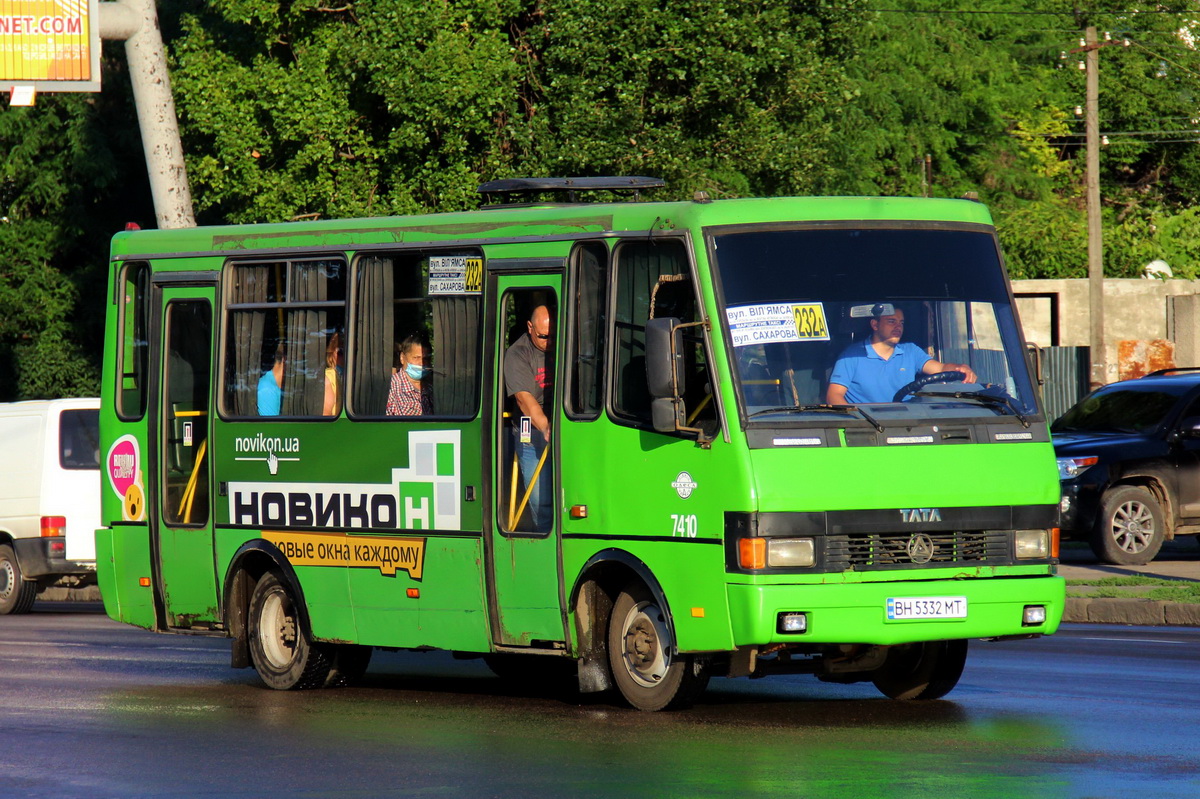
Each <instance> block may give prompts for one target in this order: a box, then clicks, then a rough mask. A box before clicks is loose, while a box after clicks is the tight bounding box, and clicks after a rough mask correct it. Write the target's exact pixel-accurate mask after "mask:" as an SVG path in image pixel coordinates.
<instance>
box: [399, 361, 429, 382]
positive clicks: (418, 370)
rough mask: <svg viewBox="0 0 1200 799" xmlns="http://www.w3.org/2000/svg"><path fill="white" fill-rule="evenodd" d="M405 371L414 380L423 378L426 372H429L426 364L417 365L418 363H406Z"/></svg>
mask: <svg viewBox="0 0 1200 799" xmlns="http://www.w3.org/2000/svg"><path fill="white" fill-rule="evenodd" d="M404 371H405V373H407V374H408V376H409V377H411V378H412V379H413V380H420V379H421V378H423V377H425V373H426V372H428V371H429V370H428V369H426V368H425V367H424V366H417V365H416V364H413V363H410V364H405V366H404Z"/></svg>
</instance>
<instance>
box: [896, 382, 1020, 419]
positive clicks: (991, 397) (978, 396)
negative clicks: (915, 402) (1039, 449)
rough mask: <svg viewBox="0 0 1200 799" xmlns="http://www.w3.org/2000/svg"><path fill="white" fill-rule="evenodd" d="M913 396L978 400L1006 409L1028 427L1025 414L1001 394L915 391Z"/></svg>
mask: <svg viewBox="0 0 1200 799" xmlns="http://www.w3.org/2000/svg"><path fill="white" fill-rule="evenodd" d="M985 390H986V389H985ZM913 396H914V397H935V398H941V399H969V400H978V401H979V402H982V403H984V404H985V405H1002V406H1004V407H1005V408H1008V410H1009V411H1011V412H1012V415H1013V416H1015V417H1017V419H1018V421H1020V422H1021V424H1022V425H1024V426H1025V427H1029V420H1028V419H1026V418H1025V414H1023V413H1021V409H1020V408H1018V407H1017V403H1015V402H1013V401H1012V399H1011V398H1010V397H1008V396H1006V395H1003V394H984V393H983V391H915V392H913Z"/></svg>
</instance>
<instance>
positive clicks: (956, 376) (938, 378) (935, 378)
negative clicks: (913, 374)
mask: <svg viewBox="0 0 1200 799" xmlns="http://www.w3.org/2000/svg"><path fill="white" fill-rule="evenodd" d="M966 379H967V373H966V372H959V371H957V370H953V371H949V372H934V373H933V374H931V375H921V376H920V377H918V378H917V379H916V380H914V381H912V382H911V383H909V384H908V385H906V386H901V387H900V390H899V391H897V392H896V396H894V397H892V402H900V401H902V400H903V399H904V398H905V397H907V396H908V395H909V394H913V393H916V392H917V391H920V390H921V389H923V388H925V386H928V385H929V384H931V383H957V382H959V381H962V380H966Z"/></svg>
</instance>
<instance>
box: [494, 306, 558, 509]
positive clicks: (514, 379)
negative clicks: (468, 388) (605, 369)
mask: <svg viewBox="0 0 1200 799" xmlns="http://www.w3.org/2000/svg"><path fill="white" fill-rule="evenodd" d="M526 326H527V327H528V332H529V334H528V335H527V336H521V337H520V338H519V339H517V341H516V342H515V343H514V344H513V345H512V346H511V347H509V348H508V351H507V352H505V353H504V387H505V391H506V392H507V393H508V395H509V396H510V397H512V398H513V399H514V400H515V401H516V403H517V407H518V408H520V413H521V417H523V418H527V419H528V420H529V426H528V428H525V429H523V427H524V425H523V424H522V418H518V419H517V424H516V425H515V426H514V428H513V437H514V446H515V447H516V450H517V462H518V463H519V464H520V469H521V479H522V480H524V481H525V485H526V490H529V489H528V486H529V485H531V481H533V473H534V472H535V471H536V470H537V465H538V460H539V459H540V458H541V455H542V451H543V450H545V449H546V446H547V445H548V444H549V442H550V419H549V418H548V417H547V416H546V412H545V411H544V410H543V407H542V406H543V402H544V399H545V392H546V390H547V389H548V388H550V372H549V371H548V370H547V368H546V350H547V348H548V347H549V346H550V310H549V309H548V308H547V307H546V306H545V305H539V306H538V307H536V308H534V309H533V313H532V314H531V315H530V317H529V321H528V322H527V323H526ZM549 474H550V471H549V470H548V469H546V468H544V467H543V469H542V472H541V474H540V475H539V479H538V480H536V481H533V482H532V485H533V490H532V492H531V493H530V495H529V510H530V513H531V514H532V515H533V528H534V530H536V531H538V532H543V531H546V530H549V529H550V525H551V523H552V521H553V519H552V518H551V514H552V510H551V496H550V494H551V492H550V491H549V489H546V490H543V489H545V484H546V483H548V482H549Z"/></svg>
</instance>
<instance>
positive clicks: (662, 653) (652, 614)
mask: <svg viewBox="0 0 1200 799" xmlns="http://www.w3.org/2000/svg"><path fill="white" fill-rule="evenodd" d="M608 661H609V665H610V666H611V667H612V673H613V679H614V680H615V681H616V684H617V688H618V690H620V692H621V696H623V697H625V701H627V702H629V704H631V705H633V706H634V707H635V708H637V709H638V710H662V709H664V708H672V707H682V706H684V705H687V704H688V703H690V702H691V701H692V700H693V699H695V697H696V696H698V695H699V694H700V692H701V691H703V690H704V688H705V686H706V685H708V675H707V674H704V673H702V672H701V671H700V669H699V668H698V664H697V663H696V662H695V660H694V659H693V658H692V657H690V656H686V655H685V656H678V655H676V656H672V655H671V634H670V631H669V629H668V628H667V620H666V616H665V614H664V613H663V611H662V609H661V608H659V606H658V603H657V602H656V601H655V600H654V597H653V596H651V594H650V592H649V591H648V590H646V588H645V587H644V586H642V585H641V584H640V583H639V584H633V585H630V586H628V587H626V588H625V590H624V591H622V592H621V594H620V596H618V597H617V601H616V603H615V604H614V605H613V610H612V617H611V619H610V620H609V625H608Z"/></svg>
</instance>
